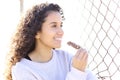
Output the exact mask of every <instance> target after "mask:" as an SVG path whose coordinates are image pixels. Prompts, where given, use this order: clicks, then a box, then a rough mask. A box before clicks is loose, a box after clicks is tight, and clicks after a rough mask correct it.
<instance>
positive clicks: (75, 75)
mask: <svg viewBox="0 0 120 80" xmlns="http://www.w3.org/2000/svg"><path fill="white" fill-rule="evenodd" d="M63 19H64V16H63V12H62V9H61V8H60V7H59V5H57V4H53V3H50V4H48V3H42V4H40V5H36V6H34V7H33V8H32V9H30V10H28V11H27V12H26V14H25V16H23V17H22V19H21V20H20V23H19V25H18V27H17V31H16V33H15V35H14V37H13V39H12V44H11V48H10V52H9V54H8V55H9V56H8V57H9V58H7V59H8V61H7V69H6V75H5V76H6V79H5V80H96V78H95V77H94V75H93V74H92V73H91V72H90V71H88V70H86V69H85V68H86V64H87V58H88V54H87V52H86V51H85V50H84V49H82V48H80V49H79V50H78V51H77V52H76V55H75V56H73V57H72V56H70V54H69V53H67V52H65V51H62V50H55V48H60V46H61V41H62V36H63V34H64V32H63V30H62V23H63Z"/></svg>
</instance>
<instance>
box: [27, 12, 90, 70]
mask: <svg viewBox="0 0 120 80" xmlns="http://www.w3.org/2000/svg"><path fill="white" fill-rule="evenodd" d="M61 25H62V18H61V15H60V14H59V13H58V12H53V11H50V12H49V14H48V16H47V17H46V19H45V22H44V23H43V25H42V30H41V31H39V32H37V34H36V36H35V39H36V46H35V50H33V51H32V52H31V53H30V54H29V55H28V56H29V57H30V58H31V59H32V61H35V62H48V61H49V60H50V59H51V58H52V49H53V48H60V47H61V41H62V37H63V34H64V32H63V30H62V27H61ZM87 58H88V54H87V52H86V50H85V49H82V48H80V49H79V50H78V51H77V52H76V54H75V56H74V57H73V60H72V66H73V67H74V68H76V69H78V70H80V71H85V67H86V65H87Z"/></svg>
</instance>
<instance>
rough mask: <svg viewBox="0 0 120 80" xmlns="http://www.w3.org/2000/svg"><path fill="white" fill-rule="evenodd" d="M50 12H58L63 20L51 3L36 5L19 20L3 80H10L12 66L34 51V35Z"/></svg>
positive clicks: (54, 5) (59, 9) (57, 8)
mask: <svg viewBox="0 0 120 80" xmlns="http://www.w3.org/2000/svg"><path fill="white" fill-rule="evenodd" d="M50 11H56V12H59V13H60V14H61V16H62V18H63V19H64V16H63V11H62V9H61V8H60V6H59V5H57V4H53V3H42V4H37V5H35V6H33V7H32V8H31V9H29V10H28V11H26V14H25V15H24V16H23V17H22V18H21V20H20V23H19V24H18V26H17V30H16V32H15V35H14V36H13V38H12V41H11V44H10V51H9V53H8V56H7V58H6V61H7V65H6V69H5V74H4V76H5V80H12V76H11V68H12V66H13V65H15V64H16V63H17V62H19V61H20V60H21V58H24V57H25V56H27V55H28V54H29V53H30V52H31V51H33V50H34V48H35V35H36V34H37V32H38V31H40V30H41V27H42V24H43V23H44V21H45V18H46V17H47V16H48V14H49V13H48V12H50Z"/></svg>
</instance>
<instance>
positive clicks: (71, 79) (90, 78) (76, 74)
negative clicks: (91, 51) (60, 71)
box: [66, 67, 97, 80]
mask: <svg viewBox="0 0 120 80" xmlns="http://www.w3.org/2000/svg"><path fill="white" fill-rule="evenodd" d="M66 80H97V78H96V77H95V76H94V75H93V74H92V73H91V72H90V71H87V70H86V71H85V72H82V71H79V70H77V69H76V68H74V67H72V68H71V71H70V72H68V74H67V77H66Z"/></svg>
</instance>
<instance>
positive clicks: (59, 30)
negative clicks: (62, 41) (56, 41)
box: [57, 27, 64, 35]
mask: <svg viewBox="0 0 120 80" xmlns="http://www.w3.org/2000/svg"><path fill="white" fill-rule="evenodd" d="M57 34H59V35H63V34H64V31H63V29H62V28H61V27H59V28H58V31H57Z"/></svg>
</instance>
